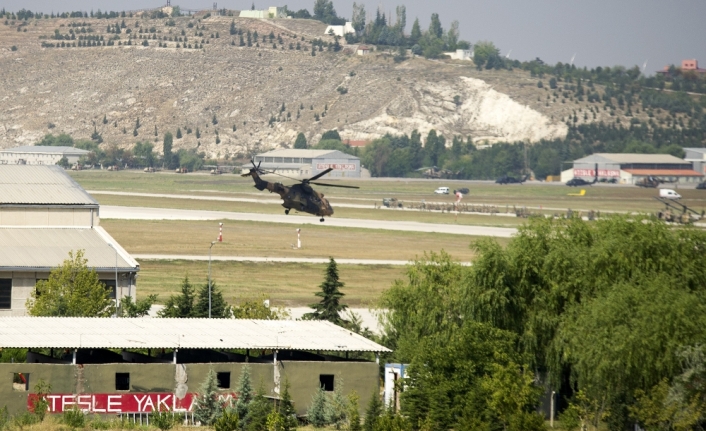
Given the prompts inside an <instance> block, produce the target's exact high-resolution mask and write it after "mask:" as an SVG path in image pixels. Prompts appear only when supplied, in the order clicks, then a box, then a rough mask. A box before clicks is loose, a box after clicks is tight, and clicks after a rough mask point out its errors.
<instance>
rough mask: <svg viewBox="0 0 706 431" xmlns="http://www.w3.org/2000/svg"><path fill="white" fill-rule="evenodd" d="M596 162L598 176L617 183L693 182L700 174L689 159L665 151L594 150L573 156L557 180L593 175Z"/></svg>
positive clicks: (587, 178)
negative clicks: (652, 152)
mask: <svg viewBox="0 0 706 431" xmlns="http://www.w3.org/2000/svg"><path fill="white" fill-rule="evenodd" d="M596 165H598V178H599V179H601V178H605V179H616V180H618V182H620V183H621V184H635V183H636V182H638V181H639V180H641V179H644V178H646V177H658V178H662V179H664V180H667V181H676V182H678V183H693V182H700V181H701V179H702V177H703V174H702V173H699V172H696V171H695V170H694V168H693V166H692V164H691V163H690V162H689V161H687V160H682V159H680V158H678V157H674V156H672V155H669V154H632V153H626V154H625V153H623V154H621V153H596V154H592V155H590V156H586V157H583V158H580V159H578V160H574V162H573V167H572V168H571V169H567V170H565V171H563V172H562V173H561V181H562V182H567V181H569V180H570V179H572V178H583V179H586V180H591V179H593V178H594V176H595V175H596V168H595V167H596Z"/></svg>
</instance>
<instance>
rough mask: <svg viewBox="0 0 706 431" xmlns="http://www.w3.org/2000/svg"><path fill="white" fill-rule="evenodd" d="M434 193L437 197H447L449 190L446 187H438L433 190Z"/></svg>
mask: <svg viewBox="0 0 706 431" xmlns="http://www.w3.org/2000/svg"><path fill="white" fill-rule="evenodd" d="M434 193H436V194H437V195H448V194H449V188H448V187H439V188H438V189H436V190H434Z"/></svg>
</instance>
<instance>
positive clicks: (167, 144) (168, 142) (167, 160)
mask: <svg viewBox="0 0 706 431" xmlns="http://www.w3.org/2000/svg"><path fill="white" fill-rule="evenodd" d="M197 131H198V129H197ZM173 143H174V137H173V136H172V132H167V133H165V134H164V141H163V143H162V153H163V154H164V164H165V165H167V168H169V169H171V168H172V167H173V159H174V157H173V154H172V144H173Z"/></svg>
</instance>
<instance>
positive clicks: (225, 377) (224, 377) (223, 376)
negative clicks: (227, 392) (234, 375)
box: [216, 372, 230, 389]
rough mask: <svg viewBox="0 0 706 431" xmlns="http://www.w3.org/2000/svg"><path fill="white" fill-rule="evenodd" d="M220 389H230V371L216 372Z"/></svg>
mask: <svg viewBox="0 0 706 431" xmlns="http://www.w3.org/2000/svg"><path fill="white" fill-rule="evenodd" d="M216 381H217V382H218V389H230V372H223V373H216Z"/></svg>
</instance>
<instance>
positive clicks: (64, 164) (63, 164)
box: [56, 156, 71, 169]
mask: <svg viewBox="0 0 706 431" xmlns="http://www.w3.org/2000/svg"><path fill="white" fill-rule="evenodd" d="M56 164H57V165H59V166H61V167H62V168H64V169H68V168H69V167H70V166H71V165H70V164H69V159H67V158H66V156H64V157H62V158H60V159H59V161H58V162H56Z"/></svg>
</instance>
